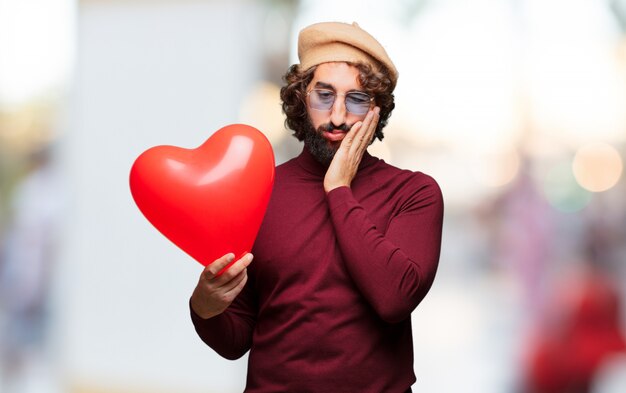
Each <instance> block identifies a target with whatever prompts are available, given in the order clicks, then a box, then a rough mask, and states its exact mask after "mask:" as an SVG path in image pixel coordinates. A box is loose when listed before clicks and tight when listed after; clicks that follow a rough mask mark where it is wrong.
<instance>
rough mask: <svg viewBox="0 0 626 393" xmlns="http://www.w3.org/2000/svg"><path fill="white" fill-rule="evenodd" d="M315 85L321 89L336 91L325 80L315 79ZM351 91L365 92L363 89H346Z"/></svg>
mask: <svg viewBox="0 0 626 393" xmlns="http://www.w3.org/2000/svg"><path fill="white" fill-rule="evenodd" d="M315 87H320V88H322V89H328V90H332V91H336V89H335V86H333V85H331V84H330V83H326V82H320V81H317V82H316V83H315ZM352 92H357V93H365V94H367V93H366V92H365V91H363V90H358V89H352V90H350V91H348V93H352Z"/></svg>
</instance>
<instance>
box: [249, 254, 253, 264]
mask: <svg viewBox="0 0 626 393" xmlns="http://www.w3.org/2000/svg"><path fill="white" fill-rule="evenodd" d="M252 259H254V255H252V254H248V261H249V262H252Z"/></svg>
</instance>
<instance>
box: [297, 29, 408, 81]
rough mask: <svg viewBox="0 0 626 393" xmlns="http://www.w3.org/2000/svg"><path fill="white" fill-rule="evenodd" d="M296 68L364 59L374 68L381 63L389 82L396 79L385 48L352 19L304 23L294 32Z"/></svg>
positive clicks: (396, 75)
mask: <svg viewBox="0 0 626 393" xmlns="http://www.w3.org/2000/svg"><path fill="white" fill-rule="evenodd" d="M298 58H299V59H300V65H299V66H298V67H299V69H300V70H303V71H305V70H308V69H309V68H311V67H313V66H315V65H318V64H322V63H328V62H332V61H345V62H350V63H358V62H364V63H366V64H370V65H371V66H373V67H374V68H375V69H379V70H380V67H381V66H382V67H385V68H386V69H387V70H388V71H389V75H390V76H391V82H392V84H393V86H395V85H396V81H397V80H398V70H396V67H395V66H394V65H393V63H392V62H391V59H390V58H389V56H388V55H387V52H386V51H385V48H383V46H382V45H381V44H380V43H379V42H378V41H376V39H375V38H374V37H372V36H371V35H370V34H369V33H368V32H366V31H365V30H363V29H361V28H360V27H359V25H358V24H356V22H354V23H352V24H348V23H341V22H323V23H316V24H313V25H311V26H308V27H306V28H304V29H302V30H301V31H300V35H299V36H298Z"/></svg>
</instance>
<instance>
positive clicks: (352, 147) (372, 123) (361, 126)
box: [324, 107, 380, 194]
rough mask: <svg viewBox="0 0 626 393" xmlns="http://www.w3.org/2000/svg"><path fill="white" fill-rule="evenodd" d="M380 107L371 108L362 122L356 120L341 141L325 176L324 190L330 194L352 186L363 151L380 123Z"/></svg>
mask: <svg viewBox="0 0 626 393" xmlns="http://www.w3.org/2000/svg"><path fill="white" fill-rule="evenodd" d="M379 113H380V108H379V107H374V109H373V110H370V111H369V112H368V113H367V116H365V119H363V121H362V122H360V121H359V122H356V123H354V125H353V126H352V128H351V129H350V131H348V133H347V134H346V136H345V138H343V140H342V141H341V145H340V146H339V149H338V150H337V152H336V153H335V156H334V157H333V160H332V161H331V162H330V166H329V167H328V171H326V177H324V190H325V191H326V193H327V194H328V193H329V192H331V191H332V190H334V189H335V188H337V187H342V186H348V187H349V186H350V184H351V183H352V180H353V179H354V177H355V176H356V172H357V170H358V169H359V164H360V163H361V158H363V153H365V150H367V147H368V146H369V144H370V142H371V141H372V138H373V137H374V132H375V131H376V126H377V125H378V117H379V115H378V114H379Z"/></svg>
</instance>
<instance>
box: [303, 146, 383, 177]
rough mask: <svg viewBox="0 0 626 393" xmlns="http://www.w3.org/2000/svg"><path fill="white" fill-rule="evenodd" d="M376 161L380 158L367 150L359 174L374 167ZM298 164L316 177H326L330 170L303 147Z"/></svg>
mask: <svg viewBox="0 0 626 393" xmlns="http://www.w3.org/2000/svg"><path fill="white" fill-rule="evenodd" d="M376 161H378V158H376V157H374V156H372V155H371V154H369V153H368V151H367V150H366V151H365V153H364V154H363V158H362V159H361V163H360V164H359V172H360V171H362V170H363V169H364V168H367V167H368V166H370V165H373V164H374V163H376ZM296 162H297V163H298V165H300V166H301V167H302V168H303V169H304V170H305V171H306V172H308V173H310V174H311V175H314V176H318V177H322V178H323V177H324V176H325V175H326V171H327V170H328V165H322V164H321V163H320V162H318V161H317V160H316V159H315V157H313V154H311V152H310V151H309V149H308V148H307V147H306V146H304V147H303V149H302V153H300V155H299V156H298V157H296Z"/></svg>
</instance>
